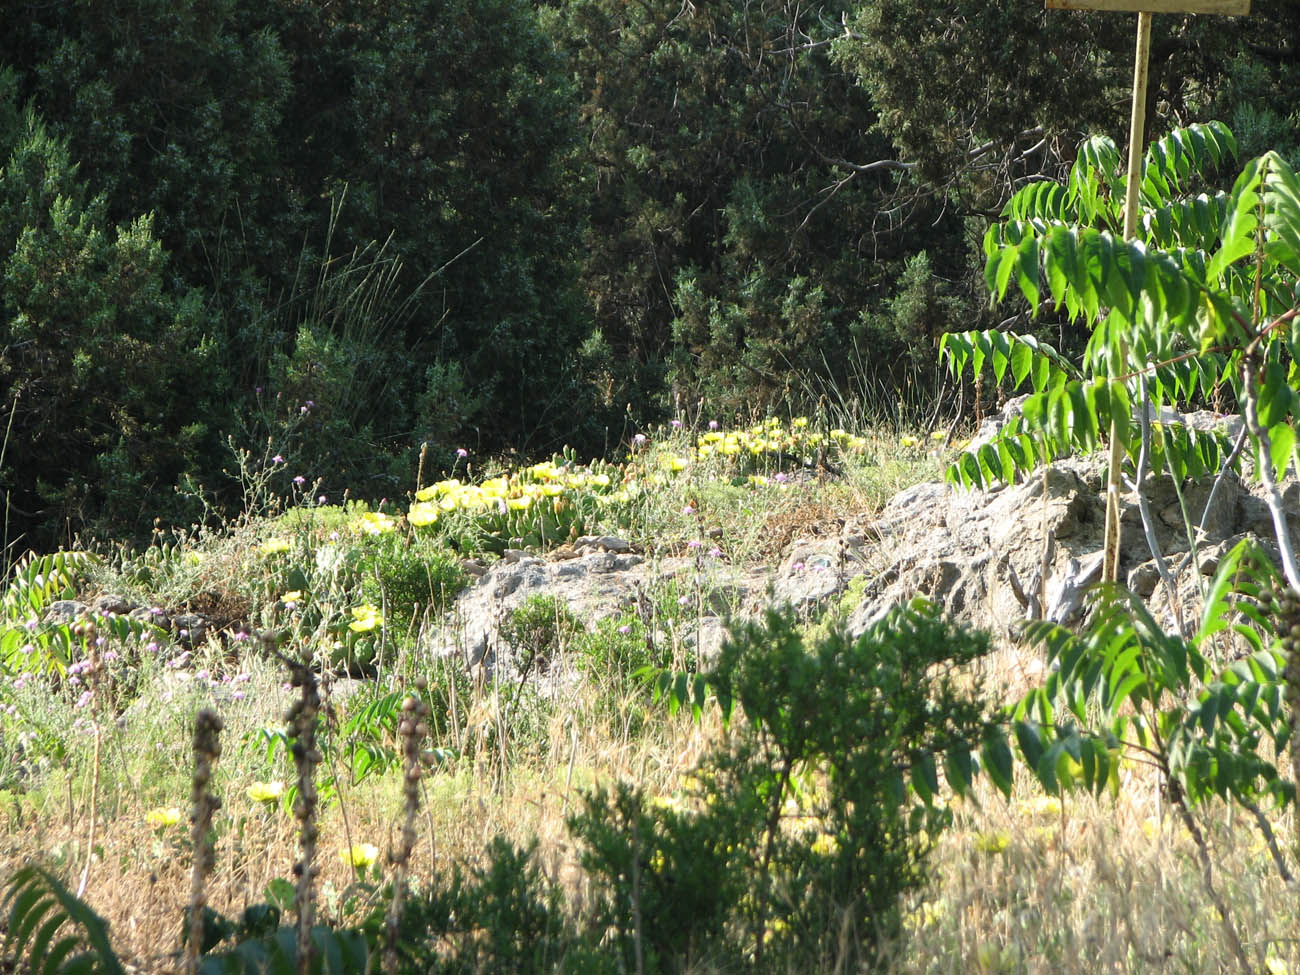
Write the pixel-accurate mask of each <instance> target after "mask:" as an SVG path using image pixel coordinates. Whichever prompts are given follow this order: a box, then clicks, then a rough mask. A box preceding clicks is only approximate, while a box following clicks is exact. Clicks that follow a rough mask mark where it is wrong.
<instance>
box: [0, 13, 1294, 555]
mask: <svg viewBox="0 0 1300 975" xmlns="http://www.w3.org/2000/svg"><path fill="white" fill-rule="evenodd" d="M4 13H5V23H6V30H5V32H4V34H3V36H0V68H3V70H4V71H5V72H6V74H5V75H4V77H5V79H6V80H5V83H4V87H3V98H0V103H3V104H2V105H0V113H3V119H0V130H2V131H0V149H2V150H3V152H0V157H2V158H0V166H3V167H5V168H4V170H3V172H0V183H3V185H4V186H5V187H6V189H5V193H6V194H7V195H6V197H5V204H4V205H5V207H6V209H5V211H4V212H3V213H0V228H4V233H5V235H6V236H5V240H7V241H9V243H8V244H7V245H6V246H7V248H8V250H7V251H6V254H7V255H8V256H7V257H6V260H7V261H9V262H10V264H11V265H13V266H12V267H10V268H9V270H7V271H6V274H7V277H6V280H5V291H4V296H3V308H2V309H0V310H2V311H3V315H4V319H3V321H0V354H2V356H3V358H2V359H0V376H3V377H4V382H5V383H6V386H5V389H4V390H3V392H4V393H5V396H4V400H5V407H6V409H7V410H8V411H9V412H12V415H13V416H14V418H15V430H22V431H23V437H24V438H25V443H24V445H23V446H22V447H21V450H28V451H33V452H31V453H29V454H28V455H27V456H30V457H40V458H42V460H43V467H42V470H43V474H42V479H41V480H40V483H38V479H37V478H36V477H35V475H30V474H20V473H19V468H18V467H17V466H15V464H16V458H17V457H18V456H19V455H20V453H19V452H20V448H19V447H17V446H15V447H14V448H13V449H12V450H11V451H10V452H9V453H7V454H6V456H5V459H4V461H3V470H0V482H2V483H3V485H4V488H5V490H6V491H7V492H8V495H7V496H8V498H9V501H10V504H11V508H13V510H15V511H18V512H20V514H19V516H17V520H16V521H15V522H14V525H15V526H16V528H12V529H11V531H37V530H41V531H45V532H46V537H51V535H50V533H52V532H55V531H57V530H59V529H60V528H61V527H62V526H64V525H65V524H67V523H68V522H69V519H70V520H71V522H72V523H73V524H83V523H84V524H93V523H94V522H95V520H96V519H97V518H99V517H100V516H101V515H102V516H103V518H104V519H105V520H106V521H107V522H111V523H113V524H114V525H115V526H118V527H120V526H121V525H123V524H124V523H126V522H130V523H131V525H132V527H137V528H138V527H140V526H142V525H144V524H147V523H148V522H150V521H151V520H152V516H151V515H150V513H149V510H148V509H149V508H150V507H151V506H156V505H157V501H156V497H157V493H158V491H160V490H165V489H170V487H171V486H173V485H175V484H177V483H184V482H190V481H194V482H202V483H203V484H205V485H207V486H208V488H209V489H210V490H211V489H213V488H216V489H218V490H217V497H218V500H220V498H221V491H220V490H219V489H220V488H221V487H222V485H227V486H228V485H229V482H228V480H226V479H224V478H223V475H222V473H221V471H222V468H223V466H225V465H228V464H229V462H230V457H229V453H228V450H227V449H226V448H225V447H223V446H221V445H222V443H223V442H224V441H225V440H226V439H227V438H233V439H234V441H235V443H236V444H237V445H242V446H244V447H246V448H249V449H254V450H257V449H260V448H259V445H264V444H266V443H267V442H268V438H269V439H270V441H273V442H275V443H276V444H283V445H284V446H285V448H286V450H289V451H291V452H292V457H293V460H294V463H295V465H296V468H295V473H301V474H303V475H306V476H308V477H311V478H317V477H320V478H323V479H324V481H323V489H324V490H325V491H326V493H329V494H331V495H338V494H339V493H341V491H342V490H344V489H348V490H350V491H352V492H353V493H354V495H356V496H369V497H382V496H388V497H392V496H394V495H397V494H400V493H401V492H403V491H405V490H407V489H409V487H410V481H411V479H412V477H413V472H414V469H415V459H416V455H417V453H418V451H419V450H420V447H421V444H424V443H427V444H429V445H430V448H431V449H432V451H433V458H434V460H433V462H434V463H435V464H438V463H446V462H448V460H449V459H450V458H452V457H454V450H455V448H456V447H460V446H466V447H471V448H473V449H475V450H477V451H481V452H486V451H497V450H506V449H518V450H523V451H526V452H530V453H545V452H548V451H550V450H553V449H556V448H558V447H560V446H561V445H562V444H565V443H569V444H574V445H576V446H577V447H578V448H579V449H580V450H581V451H582V452H584V453H598V452H601V451H604V450H609V449H611V448H612V447H613V446H615V445H616V444H617V443H618V442H619V441H620V439H622V438H624V437H626V435H627V434H628V431H629V430H630V429H631V428H632V427H634V426H636V425H639V424H644V423H646V422H651V421H653V420H655V419H658V418H662V417H663V416H665V415H666V414H667V413H668V412H669V411H671V410H687V411H689V410H693V409H695V408H696V406H697V404H699V403H701V402H703V403H705V404H706V405H707V408H708V409H710V410H712V411H718V412H720V413H728V412H734V413H749V412H755V411H757V412H763V411H770V410H800V411H802V410H804V409H807V408H808V407H809V406H810V405H812V404H814V403H816V402H819V401H820V402H825V399H824V397H827V396H829V397H830V398H831V399H832V400H833V401H835V402H837V403H839V404H841V405H843V406H851V407H852V408H855V409H863V410H871V409H881V408H887V409H896V408H897V401H898V399H899V395H900V394H899V393H898V390H899V388H900V387H905V386H906V385H907V383H908V381H909V379H912V378H914V377H915V375H916V370H917V369H918V368H919V367H920V365H921V364H925V365H926V366H927V367H928V366H929V364H931V363H932V362H933V353H932V349H933V345H934V342H935V341H936V339H937V337H938V335H939V334H940V333H942V332H943V331H945V330H948V329H953V328H963V329H964V328H970V327H975V326H978V325H982V324H983V325H987V324H994V323H991V322H989V321H987V317H988V315H989V314H990V312H989V311H988V304H987V296H986V294H985V291H984V285H983V281H982V277H981V275H980V273H979V266H980V262H979V261H978V257H977V241H978V240H979V239H980V237H981V235H982V233H983V230H984V228H985V226H986V225H987V223H988V220H989V219H990V218H991V217H992V216H994V215H996V214H997V213H998V212H999V210H1000V209H1001V207H1002V205H1003V203H1004V202H1005V201H1006V200H1007V199H1008V198H1009V196H1010V194H1011V193H1012V192H1013V191H1014V190H1015V189H1016V188H1017V187H1019V186H1020V185H1023V184H1024V183H1025V182H1026V181H1029V180H1033V179H1038V178H1044V177H1051V176H1055V175H1057V174H1059V173H1060V171H1062V170H1063V169H1064V168H1065V167H1068V166H1069V165H1070V163H1071V162H1072V154H1073V152H1074V147H1075V146H1076V145H1077V144H1078V142H1079V138H1080V136H1081V135H1083V134H1085V133H1098V132H1105V133H1108V134H1111V135H1113V136H1115V137H1117V138H1118V139H1119V140H1120V141H1121V142H1122V141H1123V140H1124V139H1125V137H1126V134H1125V126H1126V122H1127V117H1128V110H1127V100H1128V88H1129V83H1130V79H1131V71H1132V44H1133V19H1134V18H1133V17H1132V16H1126V15H1121V14H1100V13H1093V14H1089V13H1069V12H1064V11H1055V10H1053V11H1045V10H1043V9H1042V5H1041V2H1040V0H1015V2H1013V3H1002V4H988V3H976V2H974V0H945V2H943V3H937V4H936V3H930V4H920V3H918V2H916V0H824V2H821V3H818V4H813V5H806V4H799V3H795V2H793V0H753V2H750V3H745V4H703V3H698V2H696V3H691V2H687V3H682V2H680V0H673V2H662V3H661V2H654V0H647V2H639V3H628V2H626V0H562V2H561V0H551V2H543V3H535V2H531V0H478V2H471V0H394V2H388V3H378V2H374V0H331V2H321V0H274V2H270V3H252V2H250V0H169V2H166V3H164V2H162V0H108V2H104V3H94V4H90V3H66V4H48V3H36V2H31V0H15V2H11V3H8V4H6V5H5V8H4ZM1298 47H1300V8H1297V7H1296V6H1295V5H1294V4H1290V3H1284V2H1280V0H1256V2H1255V3H1254V5H1253V11H1252V14H1251V16H1250V17H1245V18H1224V17H1209V16H1206V17H1191V16H1172V15H1169V16H1165V15H1162V16H1158V17H1157V18H1156V23H1155V35H1154V42H1153V48H1152V83H1151V95H1150V105H1149V109H1150V111H1149V119H1150V121H1149V129H1148V133H1147V135H1148V137H1155V136H1158V135H1159V134H1160V133H1161V132H1163V131H1165V130H1166V129H1168V128H1169V127H1170V126H1172V125H1174V124H1182V123H1186V122H1190V121H1194V120H1196V119H1208V118H1211V117H1217V118H1221V119H1223V120H1224V121H1226V122H1227V123H1229V125H1231V126H1232V127H1233V129H1234V131H1235V132H1236V133H1237V137H1238V140H1239V142H1240V143H1241V146H1242V151H1243V153H1256V152H1258V151H1260V150H1262V149H1264V148H1266V147H1268V148H1276V149H1278V150H1279V151H1281V152H1282V153H1284V154H1286V155H1288V156H1289V157H1291V158H1293V159H1294V158H1296V157H1297V154H1298V153H1300V105H1298V104H1297V97H1296V94H1295V92H1296V91H1297V90H1300V89H1298V88H1297V82H1300V77H1297V72H1298V71H1300V67H1297V65H1298V64H1300V59H1297V58H1296V57H1295V54H1296V51H1297V48H1298ZM15 154H16V155H15ZM11 157H13V161H11ZM23 160H27V161H26V162H23ZM36 161H39V165H38V163H37V162H36ZM33 166H37V168H39V167H41V166H43V167H45V171H46V172H47V173H48V174H49V182H48V184H46V187H45V189H43V190H41V191H39V192H37V191H36V189H35V188H34V187H35V185H36V184H34V183H33V182H32V178H31V174H32V172H34V171H35V170H33V169H32V167H33ZM23 167H27V168H25V169H24V168H23ZM74 250H75V253H76V254H77V255H78V257H77V260H76V261H75V262H73V263H71V264H69V263H68V261H69V260H71V259H70V258H69V257H68V254H69V253H71V252H72V251H74ZM128 254H130V255H133V256H130V257H128V256H127V255H128ZM60 255H63V256H60ZM15 261H18V262H19V263H18V264H14V263H13V262H15ZM61 262H62V263H61ZM19 265H21V266H19ZM65 266H67V267H75V269H76V275H77V276H78V280H79V281H80V282H81V284H80V285H79V286H78V287H80V288H81V292H80V293H81V294H82V298H81V299H78V300H82V301H83V305H74V304H72V303H70V302H71V301H72V299H71V297H70V295H71V294H72V290H71V289H69V290H60V289H51V288H49V287H48V285H49V283H50V282H51V281H52V280H53V279H54V276H55V275H56V274H57V273H60V272H59V271H58V270H57V269H59V268H62V267H65ZM128 267H129V268H130V270H131V272H132V273H134V274H137V275H138V277H136V278H134V279H133V280H134V281H135V282H136V283H135V284H133V285H132V288H133V289H134V290H123V287H124V285H123V284H122V281H123V275H124V274H126V270H127V268H128ZM114 280H116V282H117V283H116V284H113V283H112V282H113V281H114ZM43 289H44V290H43ZM56 291H57V295H56V293H55V292H56ZM132 342H140V343H143V345H142V346H141V347H140V348H141V351H140V354H139V356H138V358H139V359H141V360H142V361H149V362H152V363H155V364H157V363H164V364H165V365H156V366H155V367H154V368H152V369H149V370H141V369H139V368H133V369H127V368H125V365H124V364H115V365H114V366H112V367H110V366H108V365H105V366H104V369H105V370H107V371H106V372H104V373H102V374H100V373H97V374H95V375H102V376H108V374H109V373H110V372H112V371H113V369H118V372H114V373H113V376H112V378H111V381H104V382H101V383H100V385H99V386H98V387H96V389H95V391H94V393H93V394H92V393H89V392H87V391H85V390H84V389H83V387H82V385H81V384H83V383H89V382H91V378H90V374H88V373H85V372H79V371H78V370H79V369H81V368H82V367H81V366H79V365H77V363H78V362H79V361H80V360H78V359H77V353H76V351H75V350H77V349H83V350H98V351H95V352H94V353H93V354H94V355H98V356H101V357H102V356H104V355H110V356H111V355H113V354H114V353H115V351H116V350H117V349H118V348H119V347H120V348H134V347H133V346H132V345H131V343H132ZM56 348H57V349H58V350H59V351H57V352H56V351H55V349H56ZM37 349H46V350H48V355H47V354H46V352H41V353H40V354H37V353H36V352H35V351H34V350H37ZM60 356H63V357H65V358H67V357H70V358H68V362H67V363H66V364H63V365H59V364H58V363H59V362H61V361H62V360H61V359H60V358H59V357H60ZM196 376H201V377H202V380H203V381H202V382H198V381H197V380H196V379H195V377H196ZM68 377H72V378H71V379H69V378H68ZM921 387H925V383H920V384H919V386H918V387H916V388H921ZM927 388H931V389H932V387H927ZM41 390H44V393H40V392H39V391H41ZM42 396H44V399H43V400H42V399H41V397H42ZM277 396H278V397H279V398H278V399H277ZM16 399H18V400H21V402H22V403H23V405H22V406H21V407H15V406H14V402H15V400H16ZM41 402H43V403H45V404H46V405H45V406H39V405H38V403H41ZM76 403H79V404H81V405H80V406H76V405H74V404H76ZM307 403H310V404H312V405H311V407H310V408H309V409H308V410H307V411H303V407H304V406H305V405H306V404H307ZM56 404H57V406H56ZM300 414H301V415H300ZM56 417H58V419H57V423H58V424H59V429H58V432H57V434H56V433H55V432H53V430H52V428H51V424H53V423H55V422H56V420H55V418H56ZM104 417H112V418H114V419H112V420H111V421H110V422H109V424H108V425H107V426H106V425H105V420H104ZM113 424H116V426H114V425H113ZM111 431H116V432H117V435H118V437H119V439H118V440H114V439H113V437H112V436H110V432H111ZM35 444H40V445H41V446H40V447H39V448H38V447H36V446H33V445H35ZM109 455H111V456H112V457H113V458H114V459H113V460H112V461H111V463H110V462H109V461H103V463H102V464H100V466H98V467H97V466H95V464H88V462H86V461H85V460H84V457H85V456H91V457H108V456H109ZM79 456H80V457H81V458H82V459H78V457H79ZM24 463H26V462H24ZM95 463H100V462H99V461H96V462H95ZM104 464H107V465H108V466H107V467H105V466H104ZM110 468H111V469H112V471H113V472H114V473H113V475H112V479H113V483H115V484H117V485H122V486H123V488H122V491H123V493H122V494H121V497H120V498H117V499H116V500H113V501H110V499H109V498H108V497H107V495H106V494H105V493H104V491H102V490H100V489H98V488H94V487H92V484H94V483H99V481H97V478H100V477H101V474H99V473H97V472H99V471H102V470H108V469H110ZM24 470H26V468H24ZM276 476H277V477H280V478H281V480H282V481H284V483H283V484H281V485H280V486H282V487H284V486H287V484H288V481H287V479H288V477H289V476H290V472H289V471H288V470H284V471H282V472H279V473H277V475H276ZM20 482H21V483H20ZM130 485H134V487H129V486H130ZM150 492H153V498H154V500H149V496H150ZM225 498H226V500H231V501H233V495H232V494H230V493H227V494H226V495H225ZM178 504H179V501H178ZM182 511H183V509H182V508H181V507H175V512H176V514H175V516H176V517H177V518H180V517H182ZM22 512H25V513H26V514H21V513H22ZM128 512H130V513H128Z"/></svg>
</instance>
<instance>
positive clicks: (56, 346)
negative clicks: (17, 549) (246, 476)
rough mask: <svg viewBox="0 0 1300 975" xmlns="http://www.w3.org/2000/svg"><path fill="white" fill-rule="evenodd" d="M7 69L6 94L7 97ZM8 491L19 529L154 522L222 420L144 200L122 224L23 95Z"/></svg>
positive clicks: (11, 300)
mask: <svg viewBox="0 0 1300 975" xmlns="http://www.w3.org/2000/svg"><path fill="white" fill-rule="evenodd" d="M11 81H12V78H11V76H10V75H8V74H6V73H0V105H5V106H6V108H7V109H8V111H9V112H11V113H12V111H13V105H14V102H13V99H14V98H15V97H16V96H15V93H14V91H13V87H12V84H11ZM5 135H8V136H9V139H8V141H0V255H3V256H2V257H0V348H3V349H4V350H5V353H4V355H3V356H0V386H3V387H4V388H5V389H6V390H7V392H6V394H5V399H4V402H3V403H2V404H0V410H3V418H4V419H3V422H4V427H5V433H4V441H5V448H4V450H3V451H2V452H0V463H2V465H3V466H0V491H2V492H3V497H2V498H0V505H3V509H4V511H3V517H4V519H5V521H6V523H7V524H6V527H7V529H8V534H9V537H11V538H12V537H14V536H17V535H20V534H23V533H30V537H29V538H28V539H27V544H29V545H33V546H44V545H51V543H52V542H53V541H54V540H55V539H58V538H60V537H62V536H63V534H64V532H66V531H67V529H68V527H69V525H70V526H71V527H72V528H73V529H74V530H76V529H80V528H82V527H85V526H86V525H87V524H91V525H94V524H97V523H101V522H104V521H107V522H110V523H112V524H114V525H115V526H116V527H118V528H119V529H121V530H123V531H131V532H135V533H136V534H145V533H147V531H148V529H149V527H150V526H151V525H152V523H153V519H154V518H155V517H158V516H163V517H167V516H172V517H185V516H186V515H187V514H189V512H188V510H187V509H186V508H185V507H184V506H183V505H182V504H180V503H179V502H178V500H177V497H176V495H175V493H174V492H173V491H172V489H173V487H175V486H176V485H177V484H179V483H180V482H181V480H182V478H183V477H184V476H185V475H186V474H191V473H193V472H195V471H198V470H203V469H205V468H206V467H207V466H208V464H210V456H211V455H212V454H214V453H215V434H216V433H217V431H219V430H220V429H221V427H222V425H223V424H224V423H225V422H226V416H227V413H226V409H225V406H224V404H223V401H222V397H221V396H220V395H218V393H217V390H218V389H219V388H220V385H221V382H222V378H223V374H222V364H221V356H220V349H219V348H218V347H217V346H215V345H214V344H213V342H212V339H211V336H210V332H211V328H212V321H211V319H210V318H209V317H208V313H207V312H206V310H205V309H204V307H203V300H202V298H201V296H200V295H199V294H198V293H197V292H194V291H189V290H186V289H184V288H179V287H176V286H175V285H174V284H173V280H172V271H173V269H172V268H171V267H170V265H169V261H168V258H167V255H166V254H165V253H164V251H163V249H162V246H161V245H160V244H159V242H158V240H157V239H156V237H155V235H154V220H153V218H152V217H151V216H140V217H134V218H131V219H129V220H128V221H126V222H124V223H121V224H118V225H116V226H114V224H113V223H112V221H111V219H110V217H109V210H108V206H107V203H106V199H105V197H104V196H102V195H92V193H91V191H90V190H89V189H88V188H87V186H86V185H85V184H84V183H83V182H82V181H81V180H80V179H79V178H78V176H77V166H76V163H75V162H74V160H73V158H72V157H71V155H70V154H69V151H68V147H67V144H66V143H65V142H64V141H63V140H61V139H59V138H57V137H56V136H54V135H53V134H51V132H50V131H49V129H48V128H47V127H46V125H45V123H44V122H43V121H42V120H41V119H40V117H39V116H37V115H36V114H35V112H34V111H32V110H30V109H29V110H28V111H27V112H26V114H25V115H24V116H23V118H22V122H21V124H19V125H18V126H17V127H16V128H15V127H11V126H0V138H3V137H4V136H5Z"/></svg>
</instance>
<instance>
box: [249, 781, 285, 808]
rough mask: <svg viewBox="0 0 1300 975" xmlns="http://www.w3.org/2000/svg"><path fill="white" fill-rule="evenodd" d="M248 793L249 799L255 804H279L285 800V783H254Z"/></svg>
mask: <svg viewBox="0 0 1300 975" xmlns="http://www.w3.org/2000/svg"><path fill="white" fill-rule="evenodd" d="M247 793H248V798H250V799H252V800H253V801H254V802H265V803H273V802H279V801H280V800H281V799H283V798H284V783H283V782H280V781H275V782H254V783H253V784H252V785H250V786H249V787H248V790H247Z"/></svg>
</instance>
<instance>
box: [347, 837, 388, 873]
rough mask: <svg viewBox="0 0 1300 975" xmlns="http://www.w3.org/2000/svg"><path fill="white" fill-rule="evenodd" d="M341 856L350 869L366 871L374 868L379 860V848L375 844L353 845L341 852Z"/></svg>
mask: <svg viewBox="0 0 1300 975" xmlns="http://www.w3.org/2000/svg"><path fill="white" fill-rule="evenodd" d="M339 856H341V857H342V858H343V862H344V863H346V864H347V865H348V866H349V867H354V868H356V869H357V870H366V869H368V868H370V867H373V866H374V865H375V861H376V860H378V859H379V847H377V846H375V844H373V843H353V844H352V845H351V846H345V847H344V848H343V849H341V850H339Z"/></svg>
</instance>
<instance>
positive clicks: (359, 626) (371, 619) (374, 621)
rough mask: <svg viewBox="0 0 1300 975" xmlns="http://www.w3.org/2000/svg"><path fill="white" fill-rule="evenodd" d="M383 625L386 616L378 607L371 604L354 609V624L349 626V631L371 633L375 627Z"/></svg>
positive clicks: (354, 607) (364, 604)
mask: <svg viewBox="0 0 1300 975" xmlns="http://www.w3.org/2000/svg"><path fill="white" fill-rule="evenodd" d="M383 625H384V614H383V613H381V612H380V611H379V608H378V607H376V606H372V605H370V603H363V604H362V605H360V606H353V607H352V622H351V623H349V624H348V629H349V630H351V631H352V632H353V633H369V632H370V631H371V630H373V629H374V628H375V627H377V626H383Z"/></svg>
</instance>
